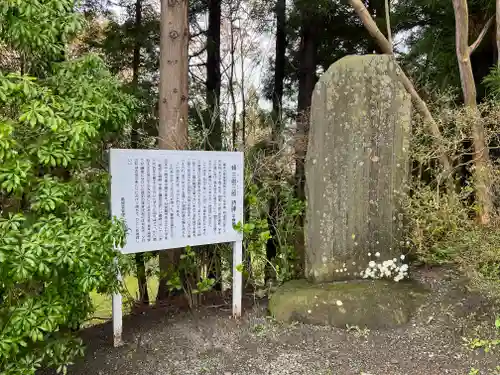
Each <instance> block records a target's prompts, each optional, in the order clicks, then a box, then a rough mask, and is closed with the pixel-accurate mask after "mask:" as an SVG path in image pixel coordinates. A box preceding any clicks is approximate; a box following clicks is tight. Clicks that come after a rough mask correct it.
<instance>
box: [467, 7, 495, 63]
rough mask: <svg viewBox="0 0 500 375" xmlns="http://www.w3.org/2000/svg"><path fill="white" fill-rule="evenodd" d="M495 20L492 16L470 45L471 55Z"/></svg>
mask: <svg viewBox="0 0 500 375" xmlns="http://www.w3.org/2000/svg"><path fill="white" fill-rule="evenodd" d="M493 20H494V17H493V16H491V17H490V19H489V20H488V22H486V24H485V25H484V27H483V29H482V30H481V32H480V33H479V36H478V37H477V39H476V41H475V42H474V43H472V44H471V45H470V46H469V55H471V54H472V53H473V52H474V50H475V49H476V48H477V47H478V46H479V45H480V44H481V42H482V41H483V39H484V36H485V35H486V32H487V31H488V29H489V28H490V26H491V24H492V23H493Z"/></svg>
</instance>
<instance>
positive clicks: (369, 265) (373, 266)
mask: <svg viewBox="0 0 500 375" xmlns="http://www.w3.org/2000/svg"><path fill="white" fill-rule="evenodd" d="M375 266H376V263H375V262H374V261H373V260H372V261H370V263H368V267H370V268H375Z"/></svg>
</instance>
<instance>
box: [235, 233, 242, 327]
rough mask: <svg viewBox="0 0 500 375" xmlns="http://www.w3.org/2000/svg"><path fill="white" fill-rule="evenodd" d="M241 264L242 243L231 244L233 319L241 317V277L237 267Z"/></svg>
mask: <svg viewBox="0 0 500 375" xmlns="http://www.w3.org/2000/svg"><path fill="white" fill-rule="evenodd" d="M242 263H243V241H235V242H233V318H240V317H241V310H242V308H241V300H242V293H243V275H242V273H241V272H240V271H239V270H238V268H239V267H238V266H240V265H241V264H242ZM240 267H241V266H240Z"/></svg>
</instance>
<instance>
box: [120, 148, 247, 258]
mask: <svg viewBox="0 0 500 375" xmlns="http://www.w3.org/2000/svg"><path fill="white" fill-rule="evenodd" d="M110 173H111V213H112V215H113V216H116V217H118V218H124V219H125V223H126V226H127V229H128V231H127V241H126V245H125V246H124V247H123V248H122V249H121V252H122V253H125V254H130V253H139V252H145V251H154V250H162V249H171V248H178V247H185V246H188V245H189V246H196V245H203V244H211V243H221V242H235V241H242V238H243V235H242V234H241V233H239V232H237V231H235V230H234V229H233V225H234V224H236V223H238V222H243V153H241V152H215V151H173V150H129V149H127V150H122V149H111V150H110Z"/></svg>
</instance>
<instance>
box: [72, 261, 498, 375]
mask: <svg viewBox="0 0 500 375" xmlns="http://www.w3.org/2000/svg"><path fill="white" fill-rule="evenodd" d="M416 277H417V278H418V279H420V280H421V281H422V282H424V283H425V284H426V285H428V286H429V287H430V288H431V290H432V293H431V294H430V295H429V298H428V300H427V301H426V304H425V305H424V306H423V307H422V308H421V309H420V310H419V311H416V312H415V316H414V317H413V319H412V321H411V322H410V323H409V324H408V325H407V326H405V327H402V328H398V329H393V330H384V331H368V330H365V329H363V327H351V328H350V329H349V330H347V329H335V328H330V327H318V326H309V325H302V324H292V325H280V324H278V323H276V322H273V321H272V320H271V319H269V318H268V317H266V310H267V309H266V304H265V302H263V301H262V302H260V303H257V304H255V305H253V306H251V305H249V306H247V308H246V313H245V316H244V317H243V318H242V319H241V320H240V321H236V320H233V319H231V318H230V311H229V309H221V308H204V309H203V310H200V311H197V312H194V313H189V312H179V311H177V312H172V311H168V309H162V308H157V309H150V310H148V311H145V312H143V313H141V314H139V315H136V316H129V317H127V318H126V319H125V320H124V339H125V342H126V344H125V345H124V346H123V347H121V348H117V349H115V348H113V347H112V345H111V343H112V328H111V324H109V323H107V324H104V325H100V326H95V327H92V328H90V329H87V330H85V331H84V332H83V333H82V336H83V338H84V340H85V342H86V343H87V345H88V349H87V355H86V357H85V358H84V359H83V360H81V361H79V362H78V363H76V364H75V365H74V366H73V367H72V368H70V370H69V374H70V375H83V374H86V375H88V374H92V375H136V374H141V375H143V374H158V375H190V374H193V375H194V374H196V375H198V374H200V375H201V374H211V375H216V374H217V375H260V374H269V375H286V374H296V375H327V374H331V375H333V374H338V375H351V374H352V375H355V374H357V375H359V374H362V373H365V374H371V375H443V374H456V375H459V374H460V375H467V374H468V373H469V370H470V369H471V367H476V368H479V369H481V370H482V372H481V374H488V375H491V374H494V372H493V369H494V368H495V367H496V366H497V365H499V364H500V360H499V357H498V354H495V353H489V354H484V353H481V352H477V351H476V352H471V351H470V350H469V349H468V348H466V347H465V346H464V342H463V337H471V338H472V337H474V336H475V335H478V334H480V331H481V328H482V327H483V328H484V327H491V324H492V321H493V316H492V307H491V305H488V304H487V303H486V301H484V300H483V299H482V298H480V297H479V296H475V295H473V294H470V293H467V292H466V290H465V289H464V288H463V286H462V285H460V283H459V282H458V280H457V278H456V276H455V274H454V273H453V272H452V271H449V270H448V271H446V270H439V271H437V272H436V271H434V270H420V271H418V274H417V275H416ZM478 327H479V331H478ZM485 332H487V329H486V328H485Z"/></svg>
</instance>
